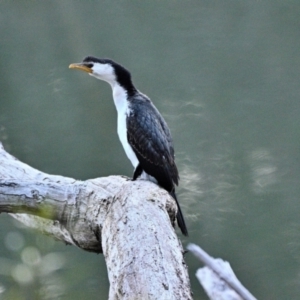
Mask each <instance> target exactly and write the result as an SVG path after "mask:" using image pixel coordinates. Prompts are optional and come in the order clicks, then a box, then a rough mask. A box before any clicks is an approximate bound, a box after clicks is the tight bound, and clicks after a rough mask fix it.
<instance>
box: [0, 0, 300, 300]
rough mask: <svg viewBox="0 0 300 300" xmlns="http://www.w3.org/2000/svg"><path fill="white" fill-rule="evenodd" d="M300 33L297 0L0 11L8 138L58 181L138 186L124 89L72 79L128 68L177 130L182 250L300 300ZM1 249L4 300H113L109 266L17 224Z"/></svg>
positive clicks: (2, 136) (266, 290)
mask: <svg viewBox="0 0 300 300" xmlns="http://www.w3.org/2000/svg"><path fill="white" fill-rule="evenodd" d="M299 30H300V2H299V1H292V0H291V1H284V0H281V1H271V0H265V1H237V0H234V1H197V2H196V1H164V2H161V1H151V2H150V1H148V2H142V1H122V2H121V1H120V2H114V3H109V2H105V1H102V2H98V3H97V4H96V2H92V1H90V2H83V1H82V2H79V1H63V2H62V1H51V2H50V1H42V2H37V1H26V3H25V1H14V2H12V1H1V2H0V46H1V47H0V79H1V80H0V90H1V99H0V104H1V106H0V107H1V109H0V140H1V141H2V142H3V143H4V145H5V147H6V149H8V150H9V152H10V153H12V154H13V155H15V156H16V157H18V158H19V159H20V160H22V161H24V162H26V163H28V164H30V165H32V166H34V167H35V168H38V169H40V170H42V171H44V172H48V173H53V174H61V175H65V176H70V177H74V178H77V179H87V178H94V177H99V176H107V175H111V174H123V175H128V176H131V174H132V167H131V165H130V162H129V161H128V160H127V158H126V157H125V154H124V153H123V150H122V148H121V145H120V142H119V140H118V137H117V134H116V112H115V108H114V105H113V102H112V97H111V91H110V87H109V86H108V85H107V84H105V83H102V82H100V81H97V80H95V79H93V78H89V77H88V76H85V74H82V73H80V72H74V71H70V70H69V69H68V65H69V64H70V63H73V62H79V61H81V59H82V58H83V57H84V56H86V55H90V54H91V55H95V56H99V57H110V58H113V59H115V60H116V61H118V62H120V63H121V64H123V65H125V66H126V67H128V69H130V70H131V72H132V74H133V79H134V82H135V84H136V86H137V87H138V88H139V89H140V90H141V91H142V92H144V93H146V94H147V95H149V96H150V97H151V99H152V100H153V102H155V104H156V106H157V107H158V108H159V110H160V111H161V113H162V114H163V115H164V116H165V118H166V120H167V122H168V124H169V126H170V128H171V131H172V133H173V138H174V143H175V149H176V159H177V164H178V168H179V170H180V175H181V182H180V187H179V189H178V195H179V198H180V202H181V204H182V208H183V210H184V214H185V216H186V221H187V225H188V228H189V231H190V237H189V238H188V239H186V238H183V236H182V235H180V233H179V236H180V238H181V239H182V241H183V243H184V244H185V245H186V244H187V243H188V242H193V243H196V244H199V245H200V246H201V247H203V248H204V249H205V250H207V251H208V252H209V253H210V254H211V255H213V256H218V257H222V258H224V259H226V260H228V261H230V263H231V265H232V267H233V269H234V270H235V272H236V274H237V276H238V277H239V279H240V280H241V281H242V282H243V283H244V284H245V285H246V287H248V288H249V290H250V291H251V292H252V293H253V294H254V295H255V296H256V297H257V298H259V299H299V292H300V279H299V274H300V218H299V215H300V201H299V194H300V185H299V178H300V168H299V163H300V151H299V150H300V139H299V136H300V121H299V120H300V119H299V114H300V102H299V94H300V83H299V78H300V71H299V70H300V56H299V49H300V37H299ZM0 240H1V241H2V242H1V243H0V297H1V291H3V290H5V291H4V292H3V294H4V295H5V296H6V298H7V299H32V298H33V297H36V299H46V297H45V296H41V295H43V293H46V294H47V295H48V298H47V299H50V298H51V297H52V298H53V299H58V298H59V297H60V296H61V297H62V298H64V299H83V297H84V298H85V299H94V298H95V297H97V299H107V292H108V280H107V275H106V267H105V263H104V259H103V257H102V256H101V255H98V256H97V255H94V254H89V253H85V252H83V251H80V250H78V249H75V248H74V247H66V246H64V245H62V244H61V243H58V242H54V241H52V240H50V239H47V238H46V237H43V236H41V235H38V234H36V233H32V232H29V231H28V230H26V229H24V228H22V227H21V228H20V225H19V224H17V223H15V222H13V221H12V220H11V218H9V217H8V216H5V215H1V216H0ZM28 257H29V258H30V259H29V258H28ZM187 263H188V265H189V270H190V277H191V281H192V288H193V291H194V298H195V299H207V298H206V296H205V295H204V293H203V291H202V288H201V287H200V286H199V284H198V283H197V282H196V280H195V277H194V273H195V271H196V269H197V267H199V266H200V263H198V261H197V260H196V259H194V258H193V257H192V256H191V255H187ZM49 265H50V266H53V265H54V266H55V267H52V269H51V267H49ZM41 270H43V271H41ZM20 274H21V275H20ZM41 274H43V275H41ZM11 275H12V276H11ZM24 278H25V279H24ZM46 289H47V290H46Z"/></svg>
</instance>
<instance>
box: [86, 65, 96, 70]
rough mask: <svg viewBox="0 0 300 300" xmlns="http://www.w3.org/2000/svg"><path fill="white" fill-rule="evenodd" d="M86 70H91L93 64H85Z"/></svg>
mask: <svg viewBox="0 0 300 300" xmlns="http://www.w3.org/2000/svg"><path fill="white" fill-rule="evenodd" d="M85 65H86V66H87V67H88V68H90V69H91V68H92V67H93V66H94V65H93V64H85Z"/></svg>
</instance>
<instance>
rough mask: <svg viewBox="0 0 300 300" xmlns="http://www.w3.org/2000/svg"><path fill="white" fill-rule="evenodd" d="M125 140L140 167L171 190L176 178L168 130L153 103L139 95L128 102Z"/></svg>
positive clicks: (176, 172) (176, 180)
mask: <svg viewBox="0 0 300 300" xmlns="http://www.w3.org/2000/svg"><path fill="white" fill-rule="evenodd" d="M127 139H128V142H129V144H130V145H131V147H132V149H133V151H134V152H135V154H136V156H137V158H138V160H139V163H140V167H141V168H142V169H143V170H144V171H145V172H146V173H148V174H149V175H151V176H153V177H154V178H155V179H156V180H157V182H158V184H159V185H160V186H162V187H163V188H165V189H166V190H167V191H169V192H171V191H172V190H173V189H174V184H176V185H178V180H179V176H178V170H177V167H176V165H175V161H174V148H173V142H172V137H171V133H170V130H169V128H168V125H167V124H166V122H165V120H164V119H163V117H162V116H161V115H160V113H159V112H158V110H157V109H156V108H155V106H154V105H153V104H152V103H151V101H150V100H149V99H148V98H146V97H143V96H142V95H141V96H140V97H139V98H136V99H134V103H132V105H130V112H129V116H128V118H127Z"/></svg>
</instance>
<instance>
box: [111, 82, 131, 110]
mask: <svg viewBox="0 0 300 300" xmlns="http://www.w3.org/2000/svg"><path fill="white" fill-rule="evenodd" d="M111 87H112V92H113V98H114V102H115V106H116V108H117V111H118V112H120V110H121V109H124V106H127V105H128V100H127V99H128V92H127V91H126V89H124V87H122V86H121V85H119V84H118V83H117V82H115V83H114V84H112V85H111Z"/></svg>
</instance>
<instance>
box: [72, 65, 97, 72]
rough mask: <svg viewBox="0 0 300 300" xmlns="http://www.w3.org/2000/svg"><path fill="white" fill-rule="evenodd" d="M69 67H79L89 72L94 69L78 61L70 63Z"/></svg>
mask: <svg viewBox="0 0 300 300" xmlns="http://www.w3.org/2000/svg"><path fill="white" fill-rule="evenodd" d="M69 69H78V70H81V71H84V72H87V73H92V72H93V70H92V69H91V68H89V67H87V66H85V65H84V64H83V63H77V64H70V65H69Z"/></svg>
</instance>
